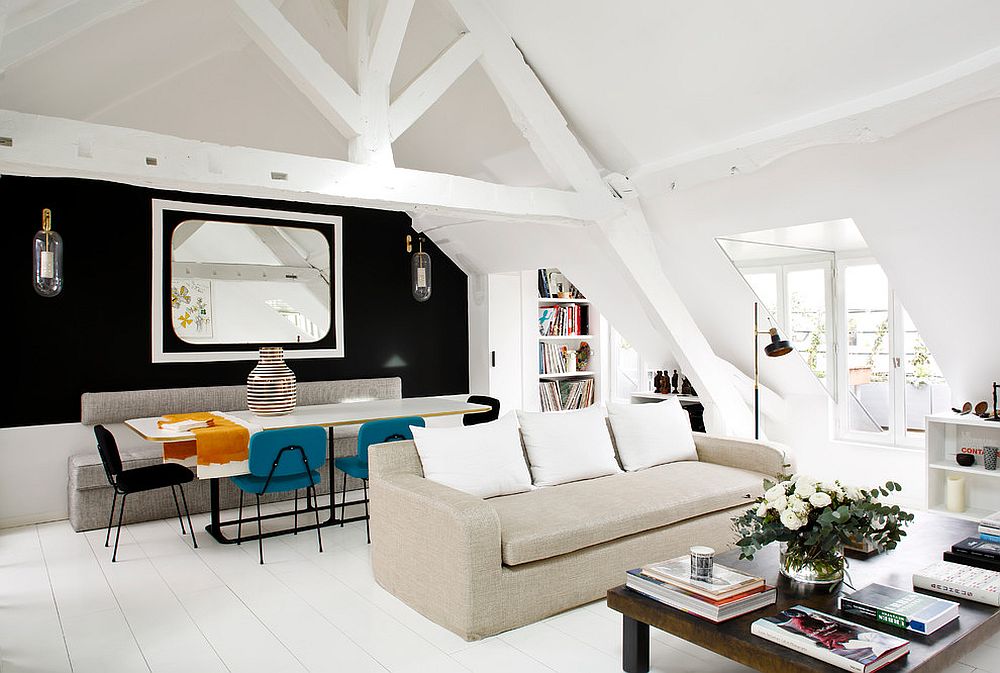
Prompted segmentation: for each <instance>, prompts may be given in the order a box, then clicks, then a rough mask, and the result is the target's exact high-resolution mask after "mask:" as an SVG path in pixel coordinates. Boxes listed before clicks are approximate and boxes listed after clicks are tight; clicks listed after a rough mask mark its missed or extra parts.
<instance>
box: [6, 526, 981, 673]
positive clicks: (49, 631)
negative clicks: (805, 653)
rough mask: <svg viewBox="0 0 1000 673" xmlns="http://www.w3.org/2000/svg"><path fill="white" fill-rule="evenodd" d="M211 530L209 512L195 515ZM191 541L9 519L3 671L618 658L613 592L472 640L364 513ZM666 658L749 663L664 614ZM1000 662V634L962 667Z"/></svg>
mask: <svg viewBox="0 0 1000 673" xmlns="http://www.w3.org/2000/svg"><path fill="white" fill-rule="evenodd" d="M193 518H194V519H195V527H196V530H197V531H203V530H204V525H205V524H206V523H207V516H206V515H199V516H196V517H193ZM323 533H324V535H323V542H324V548H325V549H326V551H325V552H324V553H322V554H320V553H319V552H318V550H317V547H316V537H315V533H312V534H308V533H302V534H300V535H298V536H284V537H278V538H272V539H269V540H266V541H265V545H264V554H265V561H266V564H265V565H264V566H260V565H259V564H258V563H257V547H256V544H247V545H242V546H240V547H237V546H235V545H231V546H223V545H219V544H216V543H215V542H214V541H213V540H211V539H210V538H209V537H208V535H207V534H205V533H204V532H202V533H200V534H199V544H200V545H201V548H200V549H198V550H194V549H192V548H191V547H190V546H189V543H190V539H189V538H188V537H183V538H182V537H181V536H180V535H179V531H178V528H177V522H176V521H175V520H165V521H154V522H149V523H142V524H132V525H130V526H127V527H126V528H124V529H123V531H122V543H121V547H120V549H119V562H118V563H115V564H111V562H110V559H111V550H110V549H105V547H104V533H103V531H93V532H90V533H85V534H77V533H74V532H73V530H72V529H71V528H70V526H69V523H68V522H65V521H60V522H56V523H50V524H40V525H37V526H27V527H23V528H15V529H8V530H2V531H0V673H20V672H22V671H24V672H27V671H44V672H45V673H56V672H61V671H74V672H76V673H84V672H88V671H95V672H99V673H113V672H115V671H124V672H128V673H134V672H136V671H152V672H155V673H161V672H162V673H166V672H171V673H172V672H175V671H176V672H181V671H185V672H187V671H190V672H193V673H213V672H215V671H232V672H242V671H248V672H249V671H253V672H255V673H256V672H260V671H266V672H268V673H279V672H282V671H300V672H301V671H318V672H326V671H331V672H344V673H354V672H359V673H368V672H376V671H377V672H383V673H384V672H386V671H389V672H391V673H424V672H426V673H431V672H433V673H438V672H440V673H451V672H453V671H461V672H469V671H472V672H474V673H494V672H496V673H499V672H504V673H510V672H518V673H552V672H553V671H555V672H557V673H590V672H593V673H598V672H600V673H612V672H614V671H620V670H621V666H620V661H621V640H620V630H621V621H620V616H619V615H618V613H616V612H613V611H611V610H609V609H608V608H607V606H606V605H605V604H604V602H603V601H598V602H596V603H591V604H590V605H586V606H583V607H581V608H578V609H576V610H571V611H569V612H566V613H563V614H561V615H557V616H555V617H552V618H550V619H547V620H545V621H542V622H539V623H537V624H532V625H530V626H526V627H523V628H520V629H517V630H515V631H510V632H508V633H505V634H501V635H499V636H496V637H493V638H488V639H486V640H482V641H479V642H475V643H468V642H465V641H464V640H462V639H461V638H459V637H458V636H455V635H454V634H452V633H451V632H449V631H447V630H445V629H443V628H441V627H439V626H437V625H436V624H434V623H432V622H430V621H428V620H427V619H424V618H423V617H421V616H420V615H419V614H417V613H416V612H414V611H413V610H411V609H410V608H408V607H406V606H405V605H404V604H403V603H401V602H400V601H398V600H396V599H395V598H394V597H393V596H391V595H390V594H388V593H386V592H385V591H384V590H382V589H381V588H380V587H379V586H378V585H377V584H376V583H375V581H374V579H373V578H372V573H371V564H370V561H369V556H368V554H369V552H368V549H369V548H368V546H367V544H366V543H365V529H364V524H363V523H355V524H349V525H348V526H346V527H345V528H343V529H341V528H327V529H324V531H323ZM650 658H651V664H652V667H653V670H655V671H664V672H665V671H671V672H677V673H729V672H737V671H740V672H742V671H749V669H747V668H744V667H743V666H739V665H737V664H734V663H732V662H730V661H728V660H726V659H723V658H721V657H719V656H717V655H715V654H712V653H711V652H708V651H706V650H703V649H701V648H698V647H696V646H693V645H691V644H689V643H686V642H684V641H682V640H679V639H677V638H674V637H672V636H669V635H667V634H665V633H662V632H660V631H657V630H655V629H653V630H652V638H651V653H650ZM975 671H980V672H981V673H1000V637H998V638H994V639H993V640H992V641H991V642H990V643H989V644H987V645H983V646H982V647H980V648H979V649H978V650H977V651H975V652H974V653H972V654H971V655H969V656H968V657H966V659H965V662H964V663H962V664H957V665H956V666H954V667H953V668H952V673H974V672H975Z"/></svg>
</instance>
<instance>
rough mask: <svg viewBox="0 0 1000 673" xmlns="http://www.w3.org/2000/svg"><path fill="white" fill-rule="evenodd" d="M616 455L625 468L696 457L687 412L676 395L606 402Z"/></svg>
mask: <svg viewBox="0 0 1000 673" xmlns="http://www.w3.org/2000/svg"><path fill="white" fill-rule="evenodd" d="M608 418H609V419H610V420H611V429H612V430H613V431H614V433H615V444H616V445H617V446H618V457H619V458H621V460H622V467H624V468H625V470H626V471H628V472H634V471H635V470H642V469H644V468H647V467H652V466H653V465H663V464H664V463H673V462H676V461H678V460H698V451H697V450H696V449H695V446H694V436H693V435H692V434H691V421H690V417H689V416H688V413H687V412H686V411H684V409H683V408H682V407H681V403H680V402H678V401H677V399H676V398H671V399H668V400H664V401H663V402H657V403H656V404H614V403H611V402H609V403H608Z"/></svg>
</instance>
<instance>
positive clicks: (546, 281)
mask: <svg viewBox="0 0 1000 673" xmlns="http://www.w3.org/2000/svg"><path fill="white" fill-rule="evenodd" d="M560 293H562V294H566V293H569V294H570V296H572V297H573V298H575V299H583V295H582V294H580V291H579V290H577V289H576V286H574V285H573V283H571V282H569V280H567V278H566V276H564V275H562V273H560V271H559V269H539V270H538V296H539V297H540V298H542V299H551V298H554V297H558V296H560Z"/></svg>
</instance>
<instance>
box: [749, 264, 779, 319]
mask: <svg viewBox="0 0 1000 673" xmlns="http://www.w3.org/2000/svg"><path fill="white" fill-rule="evenodd" d="M743 277H744V278H746V280H747V283H749V284H750V289H751V290H753V293H754V294H755V295H757V298H758V299H759V300H760V303H761V305H763V306H764V308H766V309H767V312H768V313H770V314H771V316H772V317H774V318H775V319H776V320H781V316H779V315H778V274H777V272H775V271H762V272H756V273H746V272H744V274H743Z"/></svg>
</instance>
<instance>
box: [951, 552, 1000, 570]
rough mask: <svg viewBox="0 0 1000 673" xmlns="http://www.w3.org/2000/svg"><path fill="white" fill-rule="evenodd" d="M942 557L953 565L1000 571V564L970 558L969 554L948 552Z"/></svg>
mask: <svg viewBox="0 0 1000 673" xmlns="http://www.w3.org/2000/svg"><path fill="white" fill-rule="evenodd" d="M942 556H943V558H944V560H945V561H950V562H951V563H961V564H962V565H966V566H972V567H973V568H983V569H984V570H996V571H1000V562H998V561H993V560H991V559H987V558H979V557H978V556H969V555H968V554H956V553H954V552H950V551H946V552H945V553H944V554H943V555H942Z"/></svg>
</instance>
